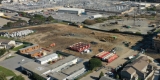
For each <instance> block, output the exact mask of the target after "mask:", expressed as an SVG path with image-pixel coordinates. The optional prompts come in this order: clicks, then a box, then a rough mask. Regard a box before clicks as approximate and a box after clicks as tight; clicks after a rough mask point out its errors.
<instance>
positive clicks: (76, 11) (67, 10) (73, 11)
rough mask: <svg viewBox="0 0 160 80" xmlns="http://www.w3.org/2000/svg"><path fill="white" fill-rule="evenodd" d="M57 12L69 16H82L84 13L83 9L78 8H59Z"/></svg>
mask: <svg viewBox="0 0 160 80" xmlns="http://www.w3.org/2000/svg"><path fill="white" fill-rule="evenodd" d="M58 12H65V13H70V14H78V15H80V14H82V13H84V12H85V9H79V8H60V9H58Z"/></svg>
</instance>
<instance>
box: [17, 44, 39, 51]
mask: <svg viewBox="0 0 160 80" xmlns="http://www.w3.org/2000/svg"><path fill="white" fill-rule="evenodd" d="M35 46H39V45H38V44H34V45H31V46H28V47H25V48H21V49H19V50H24V49H28V48H30V47H35Z"/></svg>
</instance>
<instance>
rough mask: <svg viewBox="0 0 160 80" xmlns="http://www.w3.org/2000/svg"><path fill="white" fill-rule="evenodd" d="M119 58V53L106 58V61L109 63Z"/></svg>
mask: <svg viewBox="0 0 160 80" xmlns="http://www.w3.org/2000/svg"><path fill="white" fill-rule="evenodd" d="M117 58H118V55H117V54H114V55H113V56H112V57H110V58H108V59H106V61H107V62H108V63H110V62H112V61H114V60H115V59H117Z"/></svg>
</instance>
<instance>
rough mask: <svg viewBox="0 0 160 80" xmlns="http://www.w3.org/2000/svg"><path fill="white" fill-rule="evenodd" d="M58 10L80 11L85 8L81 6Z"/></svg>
mask: <svg viewBox="0 0 160 80" xmlns="http://www.w3.org/2000/svg"><path fill="white" fill-rule="evenodd" d="M58 10H72V11H78V10H85V9H80V8H60V9H58Z"/></svg>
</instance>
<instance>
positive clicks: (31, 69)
mask: <svg viewBox="0 0 160 80" xmlns="http://www.w3.org/2000/svg"><path fill="white" fill-rule="evenodd" d="M87 61H88V60H87V59H85V60H83V59H80V58H78V57H76V56H72V55H71V56H68V57H66V58H64V59H62V60H59V61H57V62H56V63H54V64H51V65H49V66H48V65H41V64H39V63H37V62H28V63H25V64H23V65H21V69H22V71H25V72H26V73H27V75H28V76H32V75H33V73H35V74H38V75H40V76H42V77H43V78H44V79H49V80H55V79H56V80H67V79H69V80H70V79H75V78H76V77H78V76H79V75H81V74H83V73H84V72H85V71H86V64H87V63H88V62H87Z"/></svg>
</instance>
